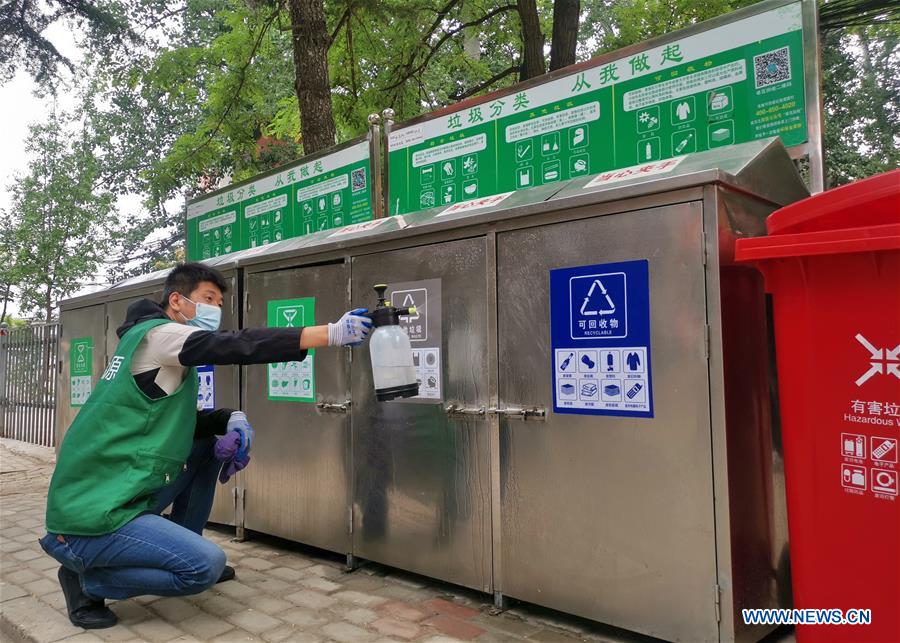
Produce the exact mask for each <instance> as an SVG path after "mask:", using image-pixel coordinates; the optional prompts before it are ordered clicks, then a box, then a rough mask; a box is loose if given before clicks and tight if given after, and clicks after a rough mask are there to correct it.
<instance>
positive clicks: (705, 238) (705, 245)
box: [701, 230, 709, 266]
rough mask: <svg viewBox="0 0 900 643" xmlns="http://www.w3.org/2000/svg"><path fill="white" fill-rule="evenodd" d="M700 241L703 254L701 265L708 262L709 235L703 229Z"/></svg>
mask: <svg viewBox="0 0 900 643" xmlns="http://www.w3.org/2000/svg"><path fill="white" fill-rule="evenodd" d="M701 243H702V244H703V248H702V249H701V254H702V255H703V265H704V266H706V265H708V264H709V236H708V235H707V234H706V231H705V230H704V231H703V237H702V239H701Z"/></svg>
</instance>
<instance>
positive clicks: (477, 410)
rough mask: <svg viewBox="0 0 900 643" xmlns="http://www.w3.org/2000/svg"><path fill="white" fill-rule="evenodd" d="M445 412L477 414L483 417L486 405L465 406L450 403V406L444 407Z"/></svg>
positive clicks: (449, 413) (448, 413)
mask: <svg viewBox="0 0 900 643" xmlns="http://www.w3.org/2000/svg"><path fill="white" fill-rule="evenodd" d="M444 413H446V414H447V415H475V416H478V417H483V416H484V407H483V406H478V407H469V408H465V407H461V406H456V405H455V404H450V405H449V406H445V407H444Z"/></svg>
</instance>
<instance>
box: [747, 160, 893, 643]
mask: <svg viewBox="0 0 900 643" xmlns="http://www.w3.org/2000/svg"><path fill="white" fill-rule="evenodd" d="M767 228H768V232H769V236H767V237H759V238H754V239H741V240H739V241H738V242H737V248H736V257H737V259H738V261H750V262H755V263H756V265H757V266H758V267H759V269H760V270H761V271H762V272H763V274H764V275H765V280H766V289H767V290H768V291H769V292H771V293H772V298H773V307H774V315H775V349H776V354H777V366H778V380H779V390H780V401H781V413H782V433H783V444H784V463H785V477H786V484H787V496H788V497H787V508H788V528H789V534H790V543H791V545H790V546H791V570H792V576H793V591H794V606H795V609H798V610H799V609H802V610H806V609H823V610H825V609H830V610H838V609H839V610H842V611H843V618H844V619H847V618H848V617H849V619H851V620H855V619H856V617H857V616H859V617H860V618H861V620H863V621H865V620H866V614H865V613H861V614H856V613H853V612H850V611H849V610H866V609H869V610H871V623H869V624H861V625H857V624H836V625H834V624H832V625H824V624H817V625H810V624H806V625H798V626H797V638H798V640H799V641H801V642H808V641H841V642H842V643H843V642H846V641H858V642H862V641H883V642H890V643H897V642H898V641H900V497H898V491H900V481H898V475H900V466H898V460H900V458H898V451H900V445H898V439H900V170H895V171H893V172H888V173H886V174H881V175H878V176H875V177H872V178H869V179H865V180H862V181H858V182H856V183H853V184H850V185H846V186H843V187H840V188H837V189H835V190H830V191H828V192H824V193H822V194H818V195H816V196H813V197H810V198H808V199H805V200H803V201H800V202H798V203H795V204H793V205H790V206H788V207H786V208H782V209H781V210H778V211H777V212H775V213H774V214H772V215H771V216H770V217H769V219H768V221H767ZM796 615H797V614H796V613H795V616H796ZM809 616H811V615H810V614H804V615H802V617H803V618H806V617H809ZM822 616H825V617H827V618H829V619H833V618H834V617H835V616H836V613H835V612H833V613H831V614H829V615H822Z"/></svg>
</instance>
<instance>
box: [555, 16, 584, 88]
mask: <svg viewBox="0 0 900 643" xmlns="http://www.w3.org/2000/svg"><path fill="white" fill-rule="evenodd" d="M580 15H581V0H556V2H554V3H553V37H552V38H551V40H550V71H553V70H554V69H560V68H562V67H568V66H569V65H573V64H575V48H576V47H577V46H578V19H579V17H580Z"/></svg>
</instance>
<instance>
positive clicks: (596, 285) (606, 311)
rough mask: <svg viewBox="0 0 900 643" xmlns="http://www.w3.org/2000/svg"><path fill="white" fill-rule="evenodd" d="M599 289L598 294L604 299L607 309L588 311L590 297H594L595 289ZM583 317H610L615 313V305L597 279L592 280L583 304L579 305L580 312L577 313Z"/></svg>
mask: <svg viewBox="0 0 900 643" xmlns="http://www.w3.org/2000/svg"><path fill="white" fill-rule="evenodd" d="M598 288H599V289H600V293H601V294H602V295H603V297H605V298H606V304H607V306H609V308H598V309H597V310H588V303H590V300H591V297H592V296H593V295H594V292H595V291H596V290H597V289H598ZM579 312H580V313H581V314H582V315H583V316H585V317H590V316H595V315H611V314H613V313H614V312H616V305H615V304H614V303H613V300H612V298H611V297H610V296H609V293H608V292H607V291H606V288H604V286H603V282H602V281H600V280H599V279H594V283H592V284H591V289H590V290H588V294H587V295H585V297H584V303H582V304H581V310H580V311H579Z"/></svg>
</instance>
